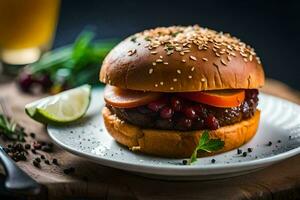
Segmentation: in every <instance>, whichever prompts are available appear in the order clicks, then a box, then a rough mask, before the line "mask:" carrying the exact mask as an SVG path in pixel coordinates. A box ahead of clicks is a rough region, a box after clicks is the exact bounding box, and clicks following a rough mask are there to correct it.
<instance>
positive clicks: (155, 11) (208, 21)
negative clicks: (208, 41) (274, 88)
mask: <svg viewBox="0 0 300 200" xmlns="http://www.w3.org/2000/svg"><path fill="white" fill-rule="evenodd" d="M299 13H300V3H299V1H298V2H297V1H281V2H274V1H254V0H251V1H217V0H206V1H201V0H199V1H191V0H181V1H176V0H174V1H162V0H161V1H156V0H152V1H151V0H150V1H149V0H148V1H137V0H131V1H130V0H128V1H116V0H111V1H101V0H98V1H97V0H76V1H75V0H62V5H61V12H60V20H59V23H58V29H57V34H56V39H55V43H54V46H55V47H58V46H60V45H64V44H68V43H71V42H72V41H73V40H74V39H75V37H76V36H77V34H79V33H80V31H81V30H82V29H84V27H86V26H88V25H91V26H94V27H95V28H96V30H97V38H111V37H113V38H124V37H126V36H128V35H131V34H133V33H135V32H138V31H142V30H143V29H147V28H153V27H156V26H169V25H192V24H199V25H201V26H204V27H208V28H211V29H215V30H218V31H224V32H230V33H231V34H232V35H234V36H237V37H239V38H240V39H241V40H242V41H244V42H246V43H248V44H250V45H251V46H252V47H254V48H255V50H256V52H257V54H258V55H259V56H260V58H261V60H262V63H263V65H264V69H265V72H266V75H267V76H268V77H271V78H275V79H278V80H281V81H283V82H285V83H287V84H289V85H290V86H292V87H294V88H296V89H298V90H300V46H299V44H300V39H299V38H300V20H299V19H298V15H299Z"/></svg>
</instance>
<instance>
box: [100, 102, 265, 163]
mask: <svg viewBox="0 0 300 200" xmlns="http://www.w3.org/2000/svg"><path fill="white" fill-rule="evenodd" d="M102 114H103V118H104V123H105V126H106V128H107V131H108V132H109V133H110V135H111V136H112V137H113V138H114V139H115V140H116V141H117V142H119V143H120V144H122V145H125V146H127V147H129V149H130V150H132V151H138V152H142V153H146V154H151V155H157V156H162V157H173V158H188V157H190V156H191V155H192V153H193V151H194V149H195V148H196V146H197V144H198V142H199V138H200V136H201V135H202V133H203V131H202V130H198V131H188V132H182V131H170V130H155V129H142V128H140V127H138V126H134V125H132V124H129V123H126V122H124V121H122V120H120V119H119V118H118V117H117V116H116V115H113V114H112V113H111V112H110V110H109V109H108V108H106V107H104V108H103V110H102ZM259 118H260V111H259V110H257V111H256V112H255V114H254V116H253V117H252V118H250V119H248V120H243V121H241V122H239V123H236V124H233V125H229V126H224V127H221V128H219V129H217V130H212V131H210V132H209V134H210V137H211V138H215V139H218V138H219V139H221V140H222V141H224V147H223V148H222V149H221V150H219V151H217V152H214V153H213V154H216V153H222V152H226V151H229V150H232V149H235V148H238V147H240V146H241V145H243V144H245V143H246V142H248V141H249V140H250V139H251V138H252V137H253V136H254V135H255V133H256V130H257V128H258V124H259ZM210 155H212V153H202V154H201V153H200V154H199V155H198V156H210Z"/></svg>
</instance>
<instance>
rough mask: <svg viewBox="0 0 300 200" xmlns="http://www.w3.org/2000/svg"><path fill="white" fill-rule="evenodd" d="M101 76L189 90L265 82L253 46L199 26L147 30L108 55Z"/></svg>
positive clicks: (147, 87)
mask: <svg viewBox="0 0 300 200" xmlns="http://www.w3.org/2000/svg"><path fill="white" fill-rule="evenodd" d="M100 81H102V82H103V83H107V84H110V85H114V86H117V87H120V88H124V89H132V90H143V91H158V92H188V91H202V90H219V89H236V88H239V89H249V88H259V87H261V86H263V85H264V71H263V69H262V66H261V63H260V59H259V58H258V57H257V56H256V53H255V52H254V50H253V49H252V48H251V47H250V46H248V45H246V44H245V43H243V42H241V41H240V40H239V39H237V38H235V37H232V36H230V35H229V34H223V33H218V32H216V31H213V30H210V29H205V28H201V27H199V26H188V27H182V26H173V27H167V28H156V29H151V30H146V31H144V32H141V33H137V34H135V35H133V36H130V37H128V38H127V39H125V40H124V41H122V42H121V43H120V44H118V45H117V46H116V47H115V48H114V49H113V50H112V51H111V52H110V53H109V54H108V55H107V57H106V58H105V60H104V62H103V65H102V68H101V72H100Z"/></svg>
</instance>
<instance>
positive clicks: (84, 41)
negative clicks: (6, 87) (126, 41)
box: [19, 30, 118, 93]
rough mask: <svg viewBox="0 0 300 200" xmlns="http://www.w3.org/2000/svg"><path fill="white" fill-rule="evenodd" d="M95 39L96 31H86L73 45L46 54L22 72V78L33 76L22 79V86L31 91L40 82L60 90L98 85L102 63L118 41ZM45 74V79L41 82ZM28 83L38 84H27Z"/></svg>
mask: <svg viewBox="0 0 300 200" xmlns="http://www.w3.org/2000/svg"><path fill="white" fill-rule="evenodd" d="M94 38H95V33H94V32H92V31H88V30H84V31H83V32H82V33H81V34H80V35H79V36H78V37H77V39H76V40H75V42H74V43H73V44H70V45H66V46H63V47H60V48H57V49H54V50H52V51H49V52H47V53H45V54H44V55H43V56H42V57H41V58H40V60H39V61H37V62H36V63H33V64H30V65H28V66H27V67H26V68H25V70H22V71H21V74H20V76H19V77H25V75H27V74H29V76H30V78H29V79H28V80H27V81H25V84H24V83H23V82H22V81H19V84H20V86H22V87H21V88H22V89H23V90H24V91H30V89H31V88H30V87H31V85H37V84H40V86H42V88H43V89H44V91H49V92H52V93H58V92H60V91H61V90H65V89H68V88H73V87H77V86H80V85H83V84H98V83H99V77H98V74H99V69H100V66H101V62H102V61H103V60H104V58H105V56H106V55H107V54H108V52H109V51H110V50H111V49H112V48H113V47H114V46H115V45H116V44H117V42H118V40H116V39H109V40H96V41H95V40H94ZM44 77H46V81H41V80H45V78H44ZM21 80H22V79H21ZM47 80H48V81H47ZM28 82H34V83H36V84H26V83H28ZM28 85H29V86H28Z"/></svg>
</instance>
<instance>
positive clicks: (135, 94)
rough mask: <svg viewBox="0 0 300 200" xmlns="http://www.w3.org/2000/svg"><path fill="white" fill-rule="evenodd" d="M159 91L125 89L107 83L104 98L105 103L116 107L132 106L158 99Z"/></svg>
mask: <svg viewBox="0 0 300 200" xmlns="http://www.w3.org/2000/svg"><path fill="white" fill-rule="evenodd" d="M161 95H162V94H161V93H159V92H142V91H135V90H126V89H121V88H118V87H114V86H110V85H107V86H106V87H105V90H104V100H105V102H106V103H107V104H109V105H111V106H114V107H118V108H133V107H137V106H142V105H146V104H147V103H149V102H151V101H154V100H156V99H159V98H160V97H161Z"/></svg>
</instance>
